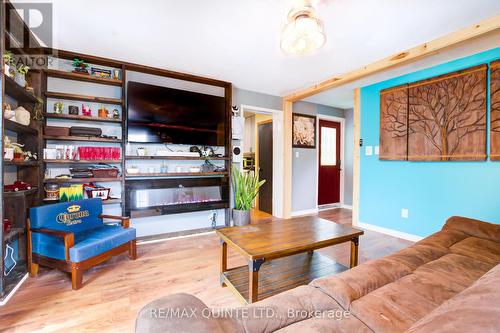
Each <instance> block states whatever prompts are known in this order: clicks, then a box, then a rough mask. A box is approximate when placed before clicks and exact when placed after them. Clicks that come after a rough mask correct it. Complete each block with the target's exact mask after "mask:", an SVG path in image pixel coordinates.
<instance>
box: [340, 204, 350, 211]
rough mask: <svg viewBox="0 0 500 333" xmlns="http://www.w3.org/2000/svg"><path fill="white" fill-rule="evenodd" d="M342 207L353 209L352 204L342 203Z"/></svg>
mask: <svg viewBox="0 0 500 333" xmlns="http://www.w3.org/2000/svg"><path fill="white" fill-rule="evenodd" d="M340 207H341V208H344V209H350V210H352V206H351V205H346V204H342V205H340Z"/></svg>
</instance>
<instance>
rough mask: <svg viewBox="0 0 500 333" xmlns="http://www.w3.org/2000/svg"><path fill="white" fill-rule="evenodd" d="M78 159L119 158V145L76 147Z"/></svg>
mask: <svg viewBox="0 0 500 333" xmlns="http://www.w3.org/2000/svg"><path fill="white" fill-rule="evenodd" d="M78 155H79V156H80V160H90V161H94V160H119V159H120V158H121V153H120V147H78Z"/></svg>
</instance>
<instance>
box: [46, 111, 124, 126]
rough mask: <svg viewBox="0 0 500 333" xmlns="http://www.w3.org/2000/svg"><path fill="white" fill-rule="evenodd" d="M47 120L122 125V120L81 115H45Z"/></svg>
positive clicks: (48, 113)
mask: <svg viewBox="0 0 500 333" xmlns="http://www.w3.org/2000/svg"><path fill="white" fill-rule="evenodd" d="M45 118H49V119H64V120H78V121H95V122H103V123H117V124H121V123H122V121H121V119H111V118H100V117H89V116H80V115H72V114H63V113H50V112H47V113H45Z"/></svg>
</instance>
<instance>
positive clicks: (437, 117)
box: [408, 65, 487, 161]
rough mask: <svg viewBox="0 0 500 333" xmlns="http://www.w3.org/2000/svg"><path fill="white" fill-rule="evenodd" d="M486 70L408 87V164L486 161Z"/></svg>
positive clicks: (471, 70)
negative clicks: (414, 162)
mask: <svg viewBox="0 0 500 333" xmlns="http://www.w3.org/2000/svg"><path fill="white" fill-rule="evenodd" d="M486 76H487V66H486V65H480V66H475V67H471V68H468V69H465V70H462V71H458V72H454V73H451V74H446V75H441V76H437V77H434V78H432V79H428V80H424V81H419V82H415V83H412V84H410V85H409V93H408V101H409V109H408V160H410V161H449V160H453V161H457V160H462V161H476V160H485V159H486Z"/></svg>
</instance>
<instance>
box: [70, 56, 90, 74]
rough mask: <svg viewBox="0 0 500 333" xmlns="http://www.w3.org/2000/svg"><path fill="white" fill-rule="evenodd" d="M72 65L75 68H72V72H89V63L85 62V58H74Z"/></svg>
mask: <svg viewBox="0 0 500 333" xmlns="http://www.w3.org/2000/svg"><path fill="white" fill-rule="evenodd" d="M73 66H74V67H75V69H73V73H78V74H87V75H88V74H89V71H88V70H87V68H88V67H89V64H87V63H85V60H82V59H78V58H75V59H73Z"/></svg>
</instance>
